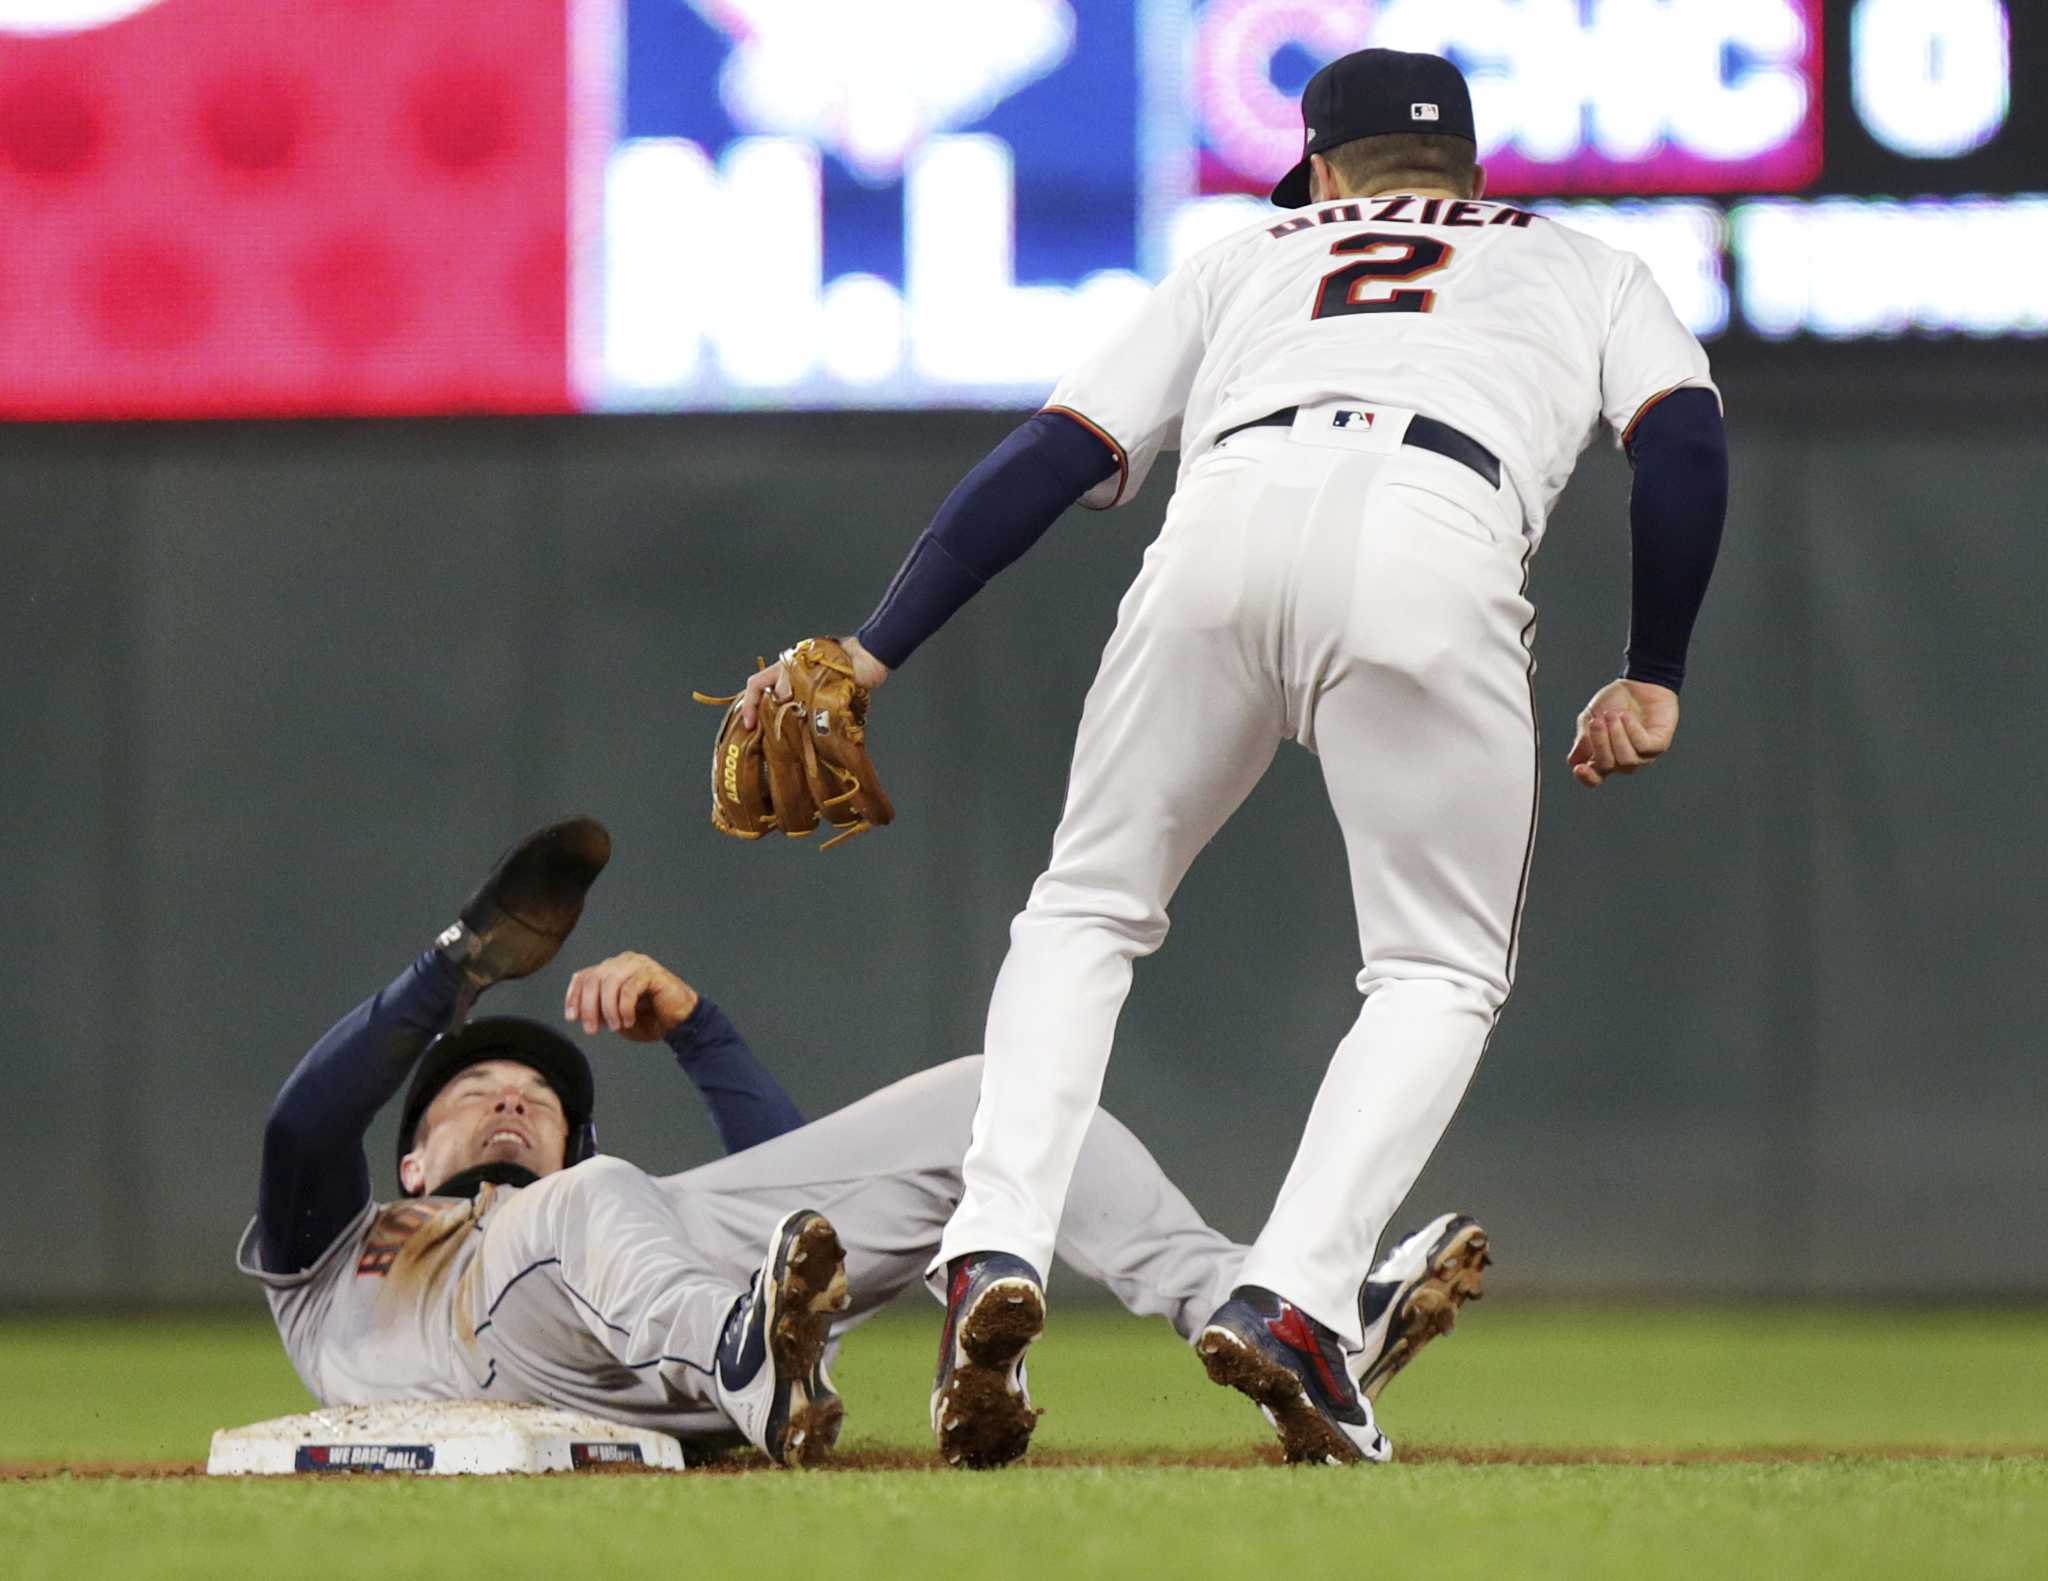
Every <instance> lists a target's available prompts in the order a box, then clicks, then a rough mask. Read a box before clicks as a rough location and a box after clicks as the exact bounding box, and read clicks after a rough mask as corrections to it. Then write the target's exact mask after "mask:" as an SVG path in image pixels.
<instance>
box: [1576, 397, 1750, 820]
mask: <svg viewBox="0 0 2048 1581" xmlns="http://www.w3.org/2000/svg"><path fill="white" fill-rule="evenodd" d="M1626 443H1627V447H1628V455H1629V460H1630V462H1631V463H1632V464H1633V465H1634V467H1635V474H1636V475H1635V488H1634V490H1633V491H1632V492H1631V494H1630V496H1629V539H1630V544H1631V548H1632V551H1633V559H1632V563H1631V582H1632V592H1631V597H1630V618H1629V636H1628V652H1627V655H1626V658H1625V661H1624V666H1623V669H1622V677H1621V679H1620V680H1618V681H1614V682H1611V683H1610V684H1608V685H1606V686H1603V687H1602V688H1601V689H1600V690H1599V691H1598V692H1596V693H1595V694H1594V696H1593V700H1592V701H1591V702H1589V703H1588V704H1587V705H1586V706H1585V708H1584V709H1583V710H1582V711H1581V712H1580V714H1579V729H1578V735H1577V737H1576V739H1574V741H1573V742H1572V750H1571V753H1570V756H1569V757H1568V758H1567V759H1566V761H1567V762H1569V763H1570V764H1571V769H1572V776H1573V777H1574V778H1575V779H1577V780H1578V782H1579V783H1580V784H1581V785H1585V786H1589V787H1591V786H1598V785H1601V784H1603V783H1605V781H1606V780H1607V779H1608V777H1609V776H1610V775H1615V774H1633V773H1635V772H1636V771H1637V770H1638V769H1643V768H1647V767H1649V765H1650V764H1652V763H1654V762H1656V761H1657V759H1658V758H1660V757H1662V756H1663V755H1664V753H1665V752H1667V751H1668V750H1669V749H1670V746H1671V738H1672V737H1673V736H1674V735H1675V734H1676V733H1677V731H1678V689H1679V687H1680V686H1682V685H1683V684H1684V682H1685V656H1686V650H1687V648H1688V647H1689V646H1690V644H1691V642H1692V632H1693V626H1694V623H1695V622H1696V621H1697V620H1698V619H1699V612H1700V605H1701V604H1702V603H1703V602H1704V601H1705V599H1706V596H1707V583H1708V582H1709V581H1710V580H1711V579H1712V577H1713V574H1714V561H1715V558H1716V557H1717V556H1718V554H1719V553H1720V548H1721V528H1722V523H1723V521H1724V520H1725V519H1726V517H1727V514H1728V436H1727V431H1726V429H1725V427H1724V426H1723V424H1722V421H1721V405H1720V402H1719V401H1718V400H1717V399H1716V398H1715V396H1714V392H1713V391H1711V390H1706V389H1693V388H1689V389H1682V390H1675V391H1673V392H1672V393H1671V394H1669V395H1667V396H1665V397H1664V398H1663V399H1662V400H1659V401H1657V402H1656V403H1655V404H1653V405H1652V406H1650V407H1649V408H1648V409H1647V410H1645V411H1644V412H1643V413H1642V414H1641V416H1639V417H1638V418H1637V419H1636V421H1635V423H1634V424H1633V425H1632V427H1631V428H1630V430H1629V434H1628V438H1627V441H1626Z"/></svg>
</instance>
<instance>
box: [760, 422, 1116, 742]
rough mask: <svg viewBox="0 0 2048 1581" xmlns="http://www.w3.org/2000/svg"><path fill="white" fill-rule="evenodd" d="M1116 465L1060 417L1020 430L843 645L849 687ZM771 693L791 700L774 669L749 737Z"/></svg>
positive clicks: (893, 655) (883, 671)
mask: <svg viewBox="0 0 2048 1581" xmlns="http://www.w3.org/2000/svg"><path fill="white" fill-rule="evenodd" d="M1118 465H1119V463H1118V458H1117V455H1116V453H1115V452H1114V451H1113V450H1111V449H1110V447H1109V446H1108V445H1107V444H1105V443H1104V442H1103V441H1102V439H1101V438H1100V437H1098V436H1097V434H1096V433H1095V432H1094V431H1093V430H1091V429H1089V428H1086V427H1083V426H1082V425H1081V424H1080V423H1079V422H1077V421H1075V420H1074V419H1073V418H1072V417H1070V416H1068V415H1067V414H1065V413H1064V412H1050V411H1048V412H1040V413H1038V414H1037V415H1036V416H1035V417H1032V418H1031V419H1029V420H1028V421H1026V422H1025V423H1023V424H1021V425H1020V426H1019V427H1018V428H1017V429H1015V430H1014V431H1013V432H1012V433H1011V434H1010V436H1009V437H1008V438H1007V439H1005V440H1004V441H1003V442H1002V443H1001V444H1000V445H998V446H996V448H995V449H994V450H992V451H990V452H989V454H988V456H987V457H986V458H985V459H984V460H983V461H982V462H981V463H980V464H979V465H978V466H976V467H975V469H974V470H973V471H972V472H970V473H968V474H967V476H966V477H965V478H963V479H962V480H961V481H960V485H959V487H957V488H955V489H954V490H953V492H952V493H951V494H949V495H947V496H946V501H945V503H944V504H943V505H941V506H940V507H939V509H938V514H937V515H935V516H934V517H933V518H932V521H931V525H930V526H928V527H927V528H925V530H924V531H923V532H922V533H921V534H920V535H919V536H918V539H917V542H916V543H914V544H912V545H911V547H910V553H909V554H908V555H907V556H905V558H904V561H903V564H902V565H901V567H899V568H898V570H897V572H896V576H895V579H894V580H893V581H891V582H890V584H889V587H888V590H887V591H886V592H884V593H883V595H882V600H881V602H880V603H879V604H877V605H876V606H875V611H874V613H873V614H871V615H870V616H868V618H867V621H866V623H865V624H863V625H862V626H861V628H860V631H859V633H858V635H856V636H852V637H843V638H841V639H840V641H841V642H842V643H843V644H844V645H845V647H846V651H847V653H848V655H849V656H850V657H851V658H852V659H853V664H854V677H853V678H854V680H855V682H856V683H858V684H859V685H861V686H865V687H868V688H870V689H872V688H874V687H876V686H879V685H881V684H882V682H883V681H885V680H887V679H888V678H889V673H890V672H891V671H892V670H896V669H899V668H901V667H902V665H903V662H904V661H905V660H906V659H908V658H909V657H910V656H911V654H912V653H914V652H916V651H917V648H918V646H919V645H920V644H921V643H923V642H924V640H925V639H926V638H927V637H929V636H931V635H932V634H933V633H934V632H936V631H937V630H938V629H939V628H940V627H941V626H943V625H944V624H945V623H946V622H947V621H948V620H950V619H952V617H953V615H954V614H955V613H956V612H957V611H958V610H959V608H960V606H961V605H963V604H965V603H966V602H967V601H968V600H969V599H970V598H972V597H974V595H975V594H976V593H978V592H980V591H981V590H982V588H984V587H986V586H987V585H988V583H989V582H990V580H992V579H993V578H994V577H995V576H996V575H997V574H998V573H1000V572H1002V571H1003V570H1005V569H1006V568H1007V567H1009V566H1010V565H1012V564H1014V563H1015V562H1016V561H1017V560H1018V559H1019V558H1020V557H1021V556H1022V555H1023V554H1024V552H1025V551H1026V550H1028V549H1029V548H1030V547H1031V546H1032V545H1033V544H1035V543H1037V542H1038V540H1039V539H1040V538H1042V537H1044V536H1045V532H1046V529H1047V528H1049V527H1050V526H1052V524H1053V523H1054V522H1055V521H1057V520H1058V519H1059V518H1060V516H1061V514H1062V513H1063V512H1065V511H1066V510H1067V508H1068V507H1069V506H1071V505H1073V504H1074V503H1075V501H1077V500H1079V499H1080V498H1081V496H1082V495H1084V494H1086V493H1087V492H1088V491H1089V490H1090V489H1092V488H1094V487H1095V486H1096V485H1097V484H1098V483H1101V482H1103V481H1104V480H1105V479H1107V478H1109V477H1112V476H1114V475H1115V474H1116V471H1117V468H1118ZM771 690H772V691H773V692H774V694H775V695H777V696H786V695H787V688H786V687H784V686H783V685H782V666H781V665H780V664H771V665H770V666H768V668H767V669H765V670H760V671H757V672H756V673H755V674H754V675H753V676H752V677H750V678H749V679H748V681H747V690H746V697H745V700H744V701H743V702H742V704H741V708H740V714H741V717H742V718H743V719H744V720H745V721H746V723H747V725H748V727H749V728H751V727H752V726H753V723H754V719H755V716H756V710H757V708H758V707H759V704H760V700H761V698H762V696H763V695H764V694H766V693H769V692H770V691H771Z"/></svg>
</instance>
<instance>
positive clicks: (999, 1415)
mask: <svg viewBox="0 0 2048 1581" xmlns="http://www.w3.org/2000/svg"><path fill="white" fill-rule="evenodd" d="M1044 1331H1045V1286H1044V1284H1043V1283H1042V1282H1041V1281H1040V1279H1039V1277H1038V1270H1037V1269H1035V1268H1033V1267H1032V1266H1031V1265H1030V1264H1029V1263H1027V1262H1025V1261H1024V1259H1023V1258H1021V1257H1012V1256H1011V1255H1010V1254H1009V1253H1007V1252H976V1253H972V1254H970V1255H968V1256H966V1257H956V1258H954V1259H953V1261H952V1263H951V1265H950V1266H949V1269H948V1272H947V1278H946V1327H945V1329H944V1331H943V1332H942V1333H941V1334H940V1336H939V1370H938V1376H937V1377H936V1378H934V1379H933V1380H932V1435H933V1437H935V1438H936V1439H937V1440H938V1445H939V1454H940V1455H941V1456H942V1457H943V1458H944V1459H945V1461H946V1463H947V1464H948V1465H952V1466H964V1467H967V1468H969V1469H971V1470H978V1471H979V1470H987V1469H989V1468H991V1467H994V1466H1007V1465H1008V1464H1009V1463H1010V1462H1011V1461H1013V1460H1015V1459H1017V1458H1018V1456H1020V1455H1022V1454H1023V1453H1024V1451H1025V1450H1027V1449H1029V1448H1030V1447H1031V1430H1032V1429H1033V1428H1034V1427H1036V1426H1037V1425H1038V1416H1039V1413H1038V1412H1037V1411H1034V1410H1033V1409H1032V1408H1031V1391H1030V1389H1029V1388H1028V1387H1027V1385H1026V1381H1025V1374H1024V1352H1025V1351H1027V1350H1029V1349H1030V1348H1031V1342H1032V1341H1033V1340H1035V1339H1037V1338H1038V1336H1039V1335H1040V1334H1042V1333H1043V1332H1044Z"/></svg>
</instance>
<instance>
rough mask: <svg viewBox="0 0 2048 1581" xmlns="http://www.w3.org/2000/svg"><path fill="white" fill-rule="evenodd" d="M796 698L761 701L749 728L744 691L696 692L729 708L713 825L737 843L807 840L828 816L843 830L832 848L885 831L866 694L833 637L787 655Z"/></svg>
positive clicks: (716, 773) (714, 773)
mask: <svg viewBox="0 0 2048 1581" xmlns="http://www.w3.org/2000/svg"><path fill="white" fill-rule="evenodd" d="M782 670H783V678H784V679H785V680H786V681H787V682H788V684H789V696H787V697H781V696H777V695H775V694H774V693H767V694H764V695H763V697H762V699H761V706H760V711H759V713H758V715H757V717H756V720H755V723H754V725H753V726H752V728H749V727H748V725H747V723H746V721H745V720H744V719H743V718H742V717H741V715H740V704H741V701H742V699H743V698H744V696H745V694H744V693H741V694H739V695H738V696H733V697H707V696H705V694H704V693H702V692H696V693H693V694H692V695H693V696H695V697H696V699H697V701H698V702H700V703H710V704H713V705H715V706H718V707H722V708H724V709H725V719H724V722H723V723H722V724H721V725H720V726H719V730H718V742H717V745H716V746H715V747H714V748H713V749H712V755H711V825H712V827H713V828H715V829H717V830H718V831H719V833H721V834H729V835H731V836H732V837H733V838H734V839H736V840H758V839H760V838H761V836H762V835H764V834H767V833H769V832H770V831H771V830H775V829H779V830H781V831H782V832H783V833H784V834H786V835H788V836H789V837H790V838H791V839H797V840H800V839H802V838H804V837H805V836H806V835H809V834H811V833H812V832H814V831H815V830H816V829H817V827H818V824H819V821H820V820H821V819H822V820H823V821H824V822H826V823H828V824H830V825H831V826H832V827H833V828H834V829H836V830H837V831H838V833H836V834H835V835H833V837H832V838H831V839H829V840H827V841H826V842H825V844H824V845H823V846H822V847H821V848H820V849H823V850H827V851H829V850H830V849H831V848H832V847H833V846H835V845H837V844H839V842H840V841H842V840H850V839H852V838H853V836H855V835H857V834H863V833H865V832H866V831H867V830H869V829H872V828H874V827H876V826H877V825H880V824H885V823H890V822H892V821H894V819H895V817H896V810H895V808H893V807H892V806H890V805H889V797H888V795H887V793H886V792H884V791H883V789H882V786H881V782H880V780H879V778H878V777H877V775H876V773H875V764H874V760H873V759H872V758H870V757H869V756H868V749H867V715H868V691H867V688H866V687H864V686H858V685H856V684H855V683H854V679H853V662H852V660H850V659H849V658H848V657H847V655H846V650H845V649H844V648H842V647H841V646H840V645H839V644H838V643H837V642H835V641H833V640H832V639H831V638H830V637H806V638H805V639H804V640H803V641H802V642H799V643H797V644H796V646H795V647H793V648H790V649H788V650H787V651H785V652H784V653H783V655H782Z"/></svg>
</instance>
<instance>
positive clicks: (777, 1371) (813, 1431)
mask: <svg viewBox="0 0 2048 1581" xmlns="http://www.w3.org/2000/svg"><path fill="white" fill-rule="evenodd" d="M847 1301H848V1295H847V1289H846V1254H845V1252H844V1251H843V1250H842V1249H841V1248H840V1245H839V1237H838V1235H837V1234H836V1233H835V1232H834V1231H833V1229H832V1225H831V1223H830V1221H829V1220H827V1219H826V1218H825V1216H824V1215H823V1214H822V1213H814V1212H812V1211H811V1210H810V1209H808V1208H799V1209H797V1210H796V1211H795V1212H794V1213H791V1214H788V1215H787V1216H785V1217H784V1219H783V1220H782V1222H781V1223H780V1224H778V1225H776V1226H775V1233H774V1234H772V1235H771V1236H769V1238H768V1257H767V1260H766V1261H765V1262H763V1263H762V1264H761V1270H760V1272H759V1273H757V1274H755V1275H754V1282H753V1284H752V1286H751V1287H749V1289H748V1290H747V1293H746V1294H745V1295H743V1296H741V1297H740V1299H739V1300H738V1301H736V1302H734V1303H733V1309H732V1315H731V1316H730V1317H728V1318H727V1319H726V1325H725V1337H724V1338H723V1339H722V1340H721V1341H720V1342H719V1346H718V1360H717V1362H716V1364H715V1365H714V1367H713V1369H712V1380H713V1382H714V1384H715V1385H716V1388H717V1396H718V1405H719V1409H721V1410H722V1411H724V1412H725V1414H726V1415H727V1416H729V1417H731V1418H732V1422H733V1425H734V1426H735V1427H737V1428H738V1429H739V1430H740V1431H741V1432H742V1433H744V1434H746V1436H747V1439H748V1441H749V1442H751V1443H752V1444H753V1445H754V1446H755V1447H756V1448H758V1449H760V1450H762V1451H764V1452H765V1453H766V1454H767V1456H768V1458H769V1459H771V1460H773V1461H774V1462H775V1463H776V1464H777V1465H781V1466H800V1465H803V1464H805V1463H806V1462H810V1461H815V1460H818V1459H822V1458H823V1457H824V1456H825V1455H826V1454H829V1453H830V1452H831V1449H832V1446H833V1444H834V1443H835V1442H837V1440H838V1437H839V1426H840V1422H841V1420H842V1419H843V1417H844V1416H845V1407H844V1406H843V1405H841V1404H840V1401H839V1395H838V1393H837V1392H836V1391H835V1390H834V1389H833V1388H832V1385H831V1380H830V1379H829V1378H827V1377H826V1374H825V1343H826V1341H827V1339H828V1338H829V1337H830V1334H831V1328H832V1319H833V1316H834V1314H836V1313H839V1312H843V1311H845V1310H846V1305H847Z"/></svg>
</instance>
